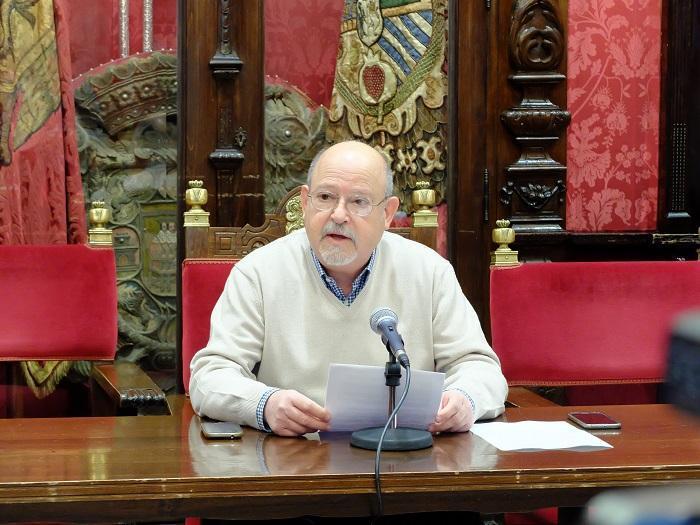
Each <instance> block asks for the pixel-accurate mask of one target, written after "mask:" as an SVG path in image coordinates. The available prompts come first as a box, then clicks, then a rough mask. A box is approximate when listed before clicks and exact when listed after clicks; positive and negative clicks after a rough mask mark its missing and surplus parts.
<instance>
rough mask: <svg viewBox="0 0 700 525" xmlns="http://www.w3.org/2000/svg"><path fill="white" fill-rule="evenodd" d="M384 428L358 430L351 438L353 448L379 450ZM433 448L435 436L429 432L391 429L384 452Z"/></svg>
mask: <svg viewBox="0 0 700 525" xmlns="http://www.w3.org/2000/svg"><path fill="white" fill-rule="evenodd" d="M382 430H384V429H383V427H375V428H364V429H362V430H356V431H355V432H353V433H352V435H351V436H350V444H351V445H352V446H353V447H357V448H364V449H367V450H377V447H378V446H379V437H380V436H381V435H382ZM432 446H433V435H432V434H431V433H430V432H428V431H427V430H418V429H416V428H402V427H399V428H390V429H388V430H387V431H386V435H385V436H384V441H383V442H382V450H420V449H422V448H428V447H432Z"/></svg>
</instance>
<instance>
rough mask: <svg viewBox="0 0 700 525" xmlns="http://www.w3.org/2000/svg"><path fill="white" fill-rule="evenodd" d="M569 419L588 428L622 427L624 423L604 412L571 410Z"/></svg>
mask: <svg viewBox="0 0 700 525" xmlns="http://www.w3.org/2000/svg"><path fill="white" fill-rule="evenodd" d="M569 419H570V420H571V421H573V422H574V423H576V424H577V425H578V426H580V427H581V428H585V429H586V430H601V429H611V428H621V427H622V424H621V423H620V422H619V421H616V420H614V419H613V418H611V417H610V416H608V415H607V414H603V413H602V412H570V413H569Z"/></svg>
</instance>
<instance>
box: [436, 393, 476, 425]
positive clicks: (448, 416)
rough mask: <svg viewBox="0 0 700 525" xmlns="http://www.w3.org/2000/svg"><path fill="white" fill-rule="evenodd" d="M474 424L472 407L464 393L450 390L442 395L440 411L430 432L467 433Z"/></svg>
mask: <svg viewBox="0 0 700 525" xmlns="http://www.w3.org/2000/svg"><path fill="white" fill-rule="evenodd" d="M473 424H474V411H473V410H472V405H471V403H470V402H469V400H468V399H467V396H465V395H464V394H463V393H462V392H459V391H457V390H448V391H447V392H443V393H442V401H440V409H439V410H438V413H437V415H436V416H435V421H433V423H432V425H430V426H429V427H428V430H429V431H430V432H466V431H467V430H469V429H470V428H471V426H472V425H473Z"/></svg>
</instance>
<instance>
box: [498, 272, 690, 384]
mask: <svg viewBox="0 0 700 525" xmlns="http://www.w3.org/2000/svg"><path fill="white" fill-rule="evenodd" d="M698 305H700V262H672V261H653V262H586V263H581V262H567V263H526V264H522V265H520V266H516V267H510V268H509V267H502V268H498V267H495V268H492V270H491V333H492V343H493V347H494V349H495V351H496V353H497V354H498V356H499V357H500V359H501V362H502V366H503V372H504V374H505V376H506V378H507V379H508V382H509V383H510V384H511V385H512V386H516V385H522V386H530V385H559V386H564V385H587V384H596V385H599V384H605V383H642V382H652V383H653V382H661V381H662V380H663V377H664V372H665V362H666V353H667V346H668V337H669V336H668V334H669V331H670V327H671V323H672V320H673V318H674V317H675V316H676V315H677V314H678V313H679V312H682V311H684V310H687V309H689V308H691V307H697V306H698Z"/></svg>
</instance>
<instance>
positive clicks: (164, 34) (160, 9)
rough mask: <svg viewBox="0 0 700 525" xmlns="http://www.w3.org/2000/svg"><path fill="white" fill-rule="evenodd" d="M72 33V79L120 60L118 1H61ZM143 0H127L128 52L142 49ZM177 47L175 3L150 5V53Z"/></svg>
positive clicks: (165, 1) (157, 1)
mask: <svg viewBox="0 0 700 525" xmlns="http://www.w3.org/2000/svg"><path fill="white" fill-rule="evenodd" d="M63 1H64V3H65V4H66V8H67V12H68V22H69V25H70V29H71V39H70V50H71V52H70V54H71V61H72V64H73V76H74V77H77V76H78V75H80V74H82V73H85V72H86V71H89V70H90V69H92V68H94V67H97V66H99V65H101V64H104V63H105V62H109V61H110V60H114V59H116V58H119V57H120V49H119V2H118V1H117V0H110V1H104V0H103V1H99V2H96V1H95V0H63ZM142 31H143V0H129V50H130V53H131V54H135V53H139V52H141V51H142V49H143V35H142ZM176 45H177V0H154V1H153V49H154V50H157V49H175V47H176Z"/></svg>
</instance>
